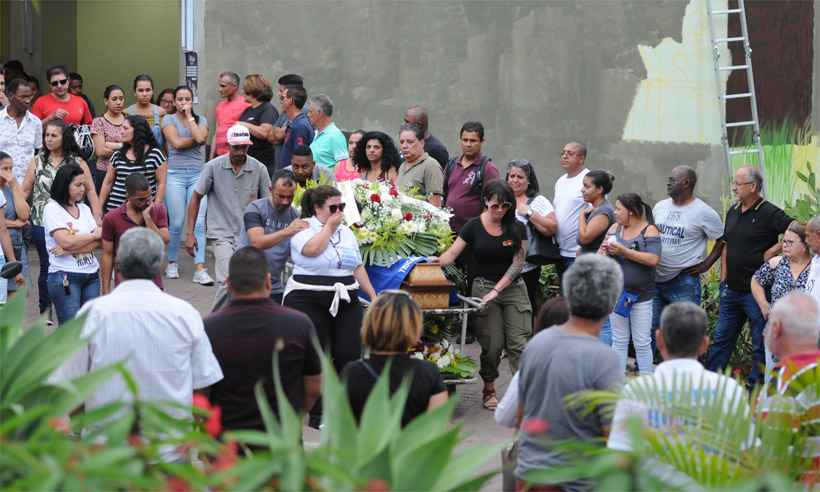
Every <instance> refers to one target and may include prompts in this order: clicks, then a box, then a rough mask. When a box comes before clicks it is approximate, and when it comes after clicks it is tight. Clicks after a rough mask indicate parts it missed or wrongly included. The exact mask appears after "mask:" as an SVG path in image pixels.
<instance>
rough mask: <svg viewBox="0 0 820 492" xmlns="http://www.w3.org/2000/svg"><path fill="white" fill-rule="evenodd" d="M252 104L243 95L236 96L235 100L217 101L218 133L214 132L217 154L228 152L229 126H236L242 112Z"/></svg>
mask: <svg viewBox="0 0 820 492" xmlns="http://www.w3.org/2000/svg"><path fill="white" fill-rule="evenodd" d="M250 106H251V104H250V103H249V102H247V101H245V98H244V97H242V96H239V95H237V96H235V98H234V99H233V100H227V99H225V100H222V101H219V102H218V103H216V109H214V113H216V133H214V147H216V150H215V154H216V155H222V154H227V153H228V128H230V127H232V126H234V125H235V124H236V122H237V121H239V117H240V116H242V112H243V111H245V110H246V109H247V108H249V107H250Z"/></svg>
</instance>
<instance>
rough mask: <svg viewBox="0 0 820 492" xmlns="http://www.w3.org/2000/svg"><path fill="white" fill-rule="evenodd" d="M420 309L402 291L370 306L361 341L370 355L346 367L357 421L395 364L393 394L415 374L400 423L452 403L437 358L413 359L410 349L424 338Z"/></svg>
mask: <svg viewBox="0 0 820 492" xmlns="http://www.w3.org/2000/svg"><path fill="white" fill-rule="evenodd" d="M421 329H422V324H421V309H419V306H418V304H416V302H415V301H414V300H413V299H412V298H411V297H410V295H409V294H407V293H406V292H403V291H385V292H382V293H381V295H379V296H378V297H377V298H376V300H375V301H373V304H371V305H370V307H369V308H367V313H366V314H365V317H364V322H363V323H362V344H363V345H364V346H365V347H366V348H367V351H368V352H369V354H370V357H369V358H367V359H359V360H356V361H353V362H348V364H347V365H346V366H345V368H344V369H343V370H342V378H343V380H344V381H345V387H346V388H347V395H348V398H350V406H351V407H352V409H353V415H354V416H355V417H356V421H357V422H358V421H360V420H361V418H362V412H364V406H365V403H366V402H367V398H368V396H370V392H371V391H372V390H373V387H374V386H376V381H377V380H378V378H379V375H381V373H382V371H384V369H385V367H386V366H387V364H388V362H389V363H390V394H391V395H392V394H393V393H394V392H395V391H396V390H397V389H399V386H401V383H402V381H404V379H405V378H406V377H408V376H411V377H410V392H409V393H408V394H407V400H406V401H405V403H404V413H403V415H402V418H401V425H402V427H404V426H405V425H407V424H408V423H410V421H411V420H413V419H414V418H416V417H417V416H419V415H421V414H422V413H424V412H425V411H427V410H432V409H434V408H436V407H439V406H441V405H444V403H446V402H447V389H446V388H445V387H444V381H443V380H442V379H441V374H440V373H439V371H438V368H437V367H436V366H435V364H433V363H432V362H428V361H426V360H419V359H413V358H410V355H409V354H408V353H407V349H408V348H410V347H412V346H413V345H415V344H416V343H417V342H418V341H419V338H420V337H421Z"/></svg>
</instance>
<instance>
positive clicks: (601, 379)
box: [515, 255, 624, 490]
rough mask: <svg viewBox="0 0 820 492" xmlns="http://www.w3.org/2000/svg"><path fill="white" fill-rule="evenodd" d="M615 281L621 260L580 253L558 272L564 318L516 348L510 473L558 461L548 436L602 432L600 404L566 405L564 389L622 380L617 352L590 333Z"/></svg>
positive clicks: (608, 304)
mask: <svg viewBox="0 0 820 492" xmlns="http://www.w3.org/2000/svg"><path fill="white" fill-rule="evenodd" d="M622 289H623V273H622V272H621V267H620V266H619V265H618V263H616V262H615V261H614V260H612V259H611V258H609V257H606V256H599V255H583V256H580V257H579V258H578V259H577V260H575V262H574V263H573V265H572V266H571V267H570V268H569V269H568V270H567V271H566V273H565V274H564V278H563V292H564V296H565V298H566V300H567V304H568V305H569V314H570V316H569V321H567V322H566V323H564V324H563V325H560V326H555V327H553V328H550V329H548V330H543V331H541V332H540V333H538V334H537V335H536V336H535V337H533V338H532V340H530V342H529V343H528V344H527V347H526V348H525V349H524V352H523V354H522V355H521V364H520V366H519V382H518V394H519V395H520V396H519V403H518V412H519V415H520V416H521V417H522V425H521V431H522V432H521V436H520V438H519V439H520V440H519V445H520V448H519V452H518V466H517V467H516V470H515V475H516V476H517V477H519V478H521V477H523V476H524V475H525V474H526V473H527V472H529V471H532V470H538V469H542V468H547V467H556V466H558V467H560V466H561V465H563V464H565V463H566V460H567V458H566V457H565V456H563V455H562V454H561V453H560V452H559V451H557V450H556V449H555V448H554V447H553V445H552V444H550V443H555V442H560V441H566V440H569V439H575V440H583V441H588V442H594V441H595V440H598V439H600V438H601V437H604V436H605V435H606V433H607V430H608V427H609V419H608V417H607V416H606V415H605V414H604V413H603V412H601V411H599V410H596V411H593V412H591V413H586V412H584V411H583V409H577V408H570V407H567V406H566V405H565V403H564V397H566V396H568V395H571V394H574V393H577V392H579V391H585V390H612V389H615V388H616V387H617V386H620V384H621V383H622V382H623V379H624V372H623V369H622V368H621V367H620V366H619V364H618V356H617V355H615V352H614V351H612V349H611V348H609V347H608V346H606V345H604V344H603V343H602V342H601V341H600V340H598V332H599V331H600V330H601V326H602V325H603V323H604V320H605V319H606V318H607V316H609V313H610V312H611V311H612V308H613V307H614V306H615V302H616V301H617V300H618V296H619V295H620V294H621V290H622ZM547 423H549V425H548V426H547ZM559 486H560V487H562V488H563V489H565V490H577V489H584V488H586V487H587V486H588V484H587V483H585V482H577V481H576V482H570V483H564V484H560V485H559Z"/></svg>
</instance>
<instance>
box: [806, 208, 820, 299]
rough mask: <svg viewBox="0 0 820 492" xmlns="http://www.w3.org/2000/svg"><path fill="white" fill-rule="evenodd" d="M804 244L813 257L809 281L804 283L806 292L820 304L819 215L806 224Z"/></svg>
mask: <svg viewBox="0 0 820 492" xmlns="http://www.w3.org/2000/svg"><path fill="white" fill-rule="evenodd" d="M806 244H808V246H809V250H810V252H811V254H813V255H814V257H813V258H812V260H811V267H809V268H810V270H809V281H808V282H807V283H806V292H809V293H811V295H812V296H814V300H815V301H817V303H818V304H820V215H815V216H814V217H812V219H811V220H809V223H808V224H806Z"/></svg>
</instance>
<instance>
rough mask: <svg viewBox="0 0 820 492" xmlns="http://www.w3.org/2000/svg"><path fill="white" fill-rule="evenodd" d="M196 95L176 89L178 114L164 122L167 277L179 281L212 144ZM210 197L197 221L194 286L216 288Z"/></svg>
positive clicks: (165, 118)
mask: <svg viewBox="0 0 820 492" xmlns="http://www.w3.org/2000/svg"><path fill="white" fill-rule="evenodd" d="M193 99H194V94H193V91H191V88H190V87H188V86H186V85H181V86H179V87H177V88H176V89H174V105H175V106H176V108H177V110H176V112H175V113H174V114H169V115H165V117H164V118H163V119H162V133H163V135H165V140H166V141H167V142H168V177H167V185H166V190H167V191H166V199H165V205H166V207H167V208H168V222H169V224H168V225H169V227H168V229H169V230H170V233H171V240H170V242H169V243H168V266H167V267H166V268H165V276H166V277H168V278H179V267H178V266H177V255H178V254H179V244H180V238H181V235H182V226H183V225H184V224H185V213H186V210H188V202H190V200H191V195H192V194H193V192H194V186H195V185H196V182H197V181H198V180H199V174H200V173H201V172H202V166H203V164H204V163H205V142H206V141H207V140H208V120H207V119H205V117H204V116H202V115H199V114H196V113H195V112H194V110H193ZM206 209H207V204H206V197H202V204H201V205H200V206H199V214H198V215H197V217H196V225H195V226H194V235H195V236H196V244H197V249H196V256H195V257H194V268H195V272H194V276H193V281H194V283H198V284H201V285H213V284H214V281H213V279H212V278H211V276H210V275H208V270H207V269H206V267H205V211H206Z"/></svg>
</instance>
